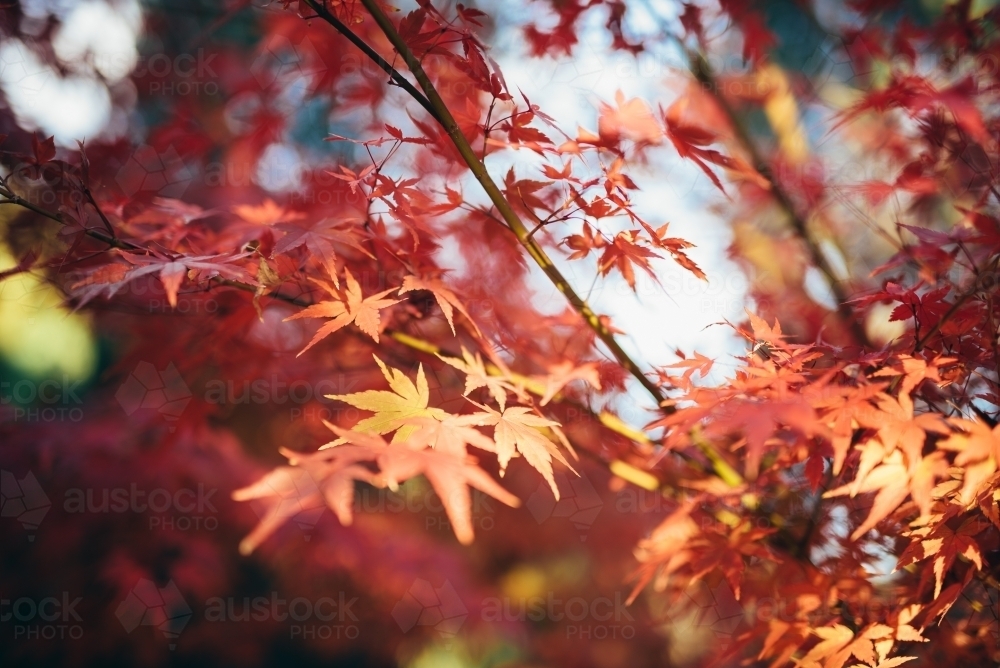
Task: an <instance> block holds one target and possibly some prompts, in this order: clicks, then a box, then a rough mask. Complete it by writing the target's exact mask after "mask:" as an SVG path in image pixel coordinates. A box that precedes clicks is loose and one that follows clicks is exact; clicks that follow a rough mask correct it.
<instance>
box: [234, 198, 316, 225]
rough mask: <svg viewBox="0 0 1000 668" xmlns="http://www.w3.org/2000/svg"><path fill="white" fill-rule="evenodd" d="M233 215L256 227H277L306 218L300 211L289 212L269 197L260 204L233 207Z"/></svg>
mask: <svg viewBox="0 0 1000 668" xmlns="http://www.w3.org/2000/svg"><path fill="white" fill-rule="evenodd" d="M233 213H235V214H236V215H237V216H239V217H240V218H242V219H243V220H245V221H247V222H248V223H253V224H254V225H262V226H268V225H276V224H278V223H286V222H290V221H293V220H301V219H303V218H305V217H306V216H305V214H304V213H302V212H300V211H289V210H287V209H285V207H283V206H280V205H279V204H278V203H276V202H275V201H274V200H273V199H271V198H270V197H268V198H267V199H265V200H264V201H263V202H261V203H260V204H240V205H237V206H234V207H233Z"/></svg>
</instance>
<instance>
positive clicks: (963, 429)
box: [938, 418, 1000, 506]
mask: <svg viewBox="0 0 1000 668" xmlns="http://www.w3.org/2000/svg"><path fill="white" fill-rule="evenodd" d="M948 423H949V424H951V425H952V426H954V427H955V428H956V429H957V430H959V431H957V433H954V434H952V435H951V436H950V437H949V438H947V439H945V440H944V441H942V442H941V443H939V444H938V448H940V449H942V450H952V451H956V452H958V454H957V455H956V456H955V465H956V466H961V467H962V469H963V473H964V476H963V483H962V489H961V491H960V493H959V498H960V500H961V502H962V504H963V505H966V506H967V505H969V504H970V503H972V502H973V500H974V499H975V498H976V496H977V495H978V493H979V491H980V488H981V487H982V485H983V483H985V482H986V481H988V480H990V479H991V478H992V477H993V474H995V473H996V471H997V462H1000V425H998V426H996V427H993V428H990V426H989V425H987V424H985V423H983V422H980V421H978V420H963V419H959V418H949V420H948Z"/></svg>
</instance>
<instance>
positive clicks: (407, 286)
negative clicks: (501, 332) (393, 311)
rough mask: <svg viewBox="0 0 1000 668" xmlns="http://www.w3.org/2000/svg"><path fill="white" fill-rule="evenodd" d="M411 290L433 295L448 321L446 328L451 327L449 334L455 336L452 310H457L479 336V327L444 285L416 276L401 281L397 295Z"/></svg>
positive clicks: (434, 279) (435, 280) (437, 281)
mask: <svg viewBox="0 0 1000 668" xmlns="http://www.w3.org/2000/svg"><path fill="white" fill-rule="evenodd" d="M411 290H427V291H428V292H431V293H433V294H434V299H435V300H437V303H438V306H439V307H441V313H443V314H444V317H445V318H446V319H447V320H448V326H449V327H451V333H452V334H455V321H454V310H458V312H459V313H461V314H462V315H464V316H465V319H466V320H467V321H468V322H469V323H471V324H472V327H473V328H474V329H475V330H476V333H477V334H480V335H481V333H480V331H479V327H477V326H476V323H475V322H473V321H472V318H471V317H470V316H469V312H468V311H466V310H465V305H464V304H462V302H461V301H460V300H459V299H458V297H456V296H455V293H454V292H452V291H451V290H450V289H448V287H447V286H445V284H444V283H442V282H441V281H440V280H438V279H436V278H417V277H416V276H407V277H405V278H404V279H403V285H402V286H401V287H400V288H399V294H400V295H402V294H403V293H406V292H410V291H411Z"/></svg>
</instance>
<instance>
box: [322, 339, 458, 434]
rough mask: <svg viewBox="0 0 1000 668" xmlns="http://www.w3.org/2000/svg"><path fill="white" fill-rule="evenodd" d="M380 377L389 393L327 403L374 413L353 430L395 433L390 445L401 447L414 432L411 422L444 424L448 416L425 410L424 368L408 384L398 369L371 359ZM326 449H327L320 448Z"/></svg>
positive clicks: (330, 396) (350, 396) (358, 395)
mask: <svg viewBox="0 0 1000 668" xmlns="http://www.w3.org/2000/svg"><path fill="white" fill-rule="evenodd" d="M375 361H376V362H377V363H378V366H379V368H380V369H381V370H382V375H383V376H385V379H386V381H387V382H388V383H389V388H390V389H391V390H392V391H391V392H388V391H386V390H366V391H364V392H355V393H354V394H328V395H326V397H327V399H336V400H337V401H343V402H344V403H347V404H350V405H351V406H354V407H355V408H360V409H361V410H365V411H371V412H372V413H374V415H372V416H371V417H367V418H365V419H364V420H361V421H360V422H358V423H357V424H356V425H355V426H354V429H355V430H356V431H360V432H366V433H369V434H379V435H383V434H388V433H389V432H392V431H395V432H396V433H395V435H394V436H393V438H392V443H402V442H403V441H405V440H406V439H407V438H409V436H410V434H412V433H413V432H414V431H416V430H417V429H418V425H417V424H413V423H408V422H407V421H409V420H414V419H415V418H434V419H436V420H444V419H445V418H446V417H448V413H446V412H445V411H443V410H441V409H440V408H428V406H427V402H428V400H429V399H430V390H429V388H428V386H427V378H426V376H424V367H423V365H422V364H421V365H420V366H419V367H418V368H417V382H416V384H414V383H413V381H411V380H410V379H409V378H408V377H407V376H406V374H405V373H403V372H402V371H400V370H399V369H393V368H391V367H386V365H385V364H384V363H383V362H382V360H380V359H379V358H378V357H375ZM340 442H342V441H341V440H339V439H338V440H337V441H334V442H333V443H330V444H329V445H336V444H338V443H340ZM324 447H328V446H324Z"/></svg>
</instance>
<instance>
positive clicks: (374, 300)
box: [285, 268, 399, 355]
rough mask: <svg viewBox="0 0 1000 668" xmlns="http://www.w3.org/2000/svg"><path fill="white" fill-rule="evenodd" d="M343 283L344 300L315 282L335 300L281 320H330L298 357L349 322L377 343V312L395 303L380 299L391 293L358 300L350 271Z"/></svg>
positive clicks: (345, 274) (394, 301) (328, 287)
mask: <svg viewBox="0 0 1000 668" xmlns="http://www.w3.org/2000/svg"><path fill="white" fill-rule="evenodd" d="M344 280H345V283H346V285H347V289H346V292H345V299H343V300H342V299H341V298H340V294H339V292H338V291H337V290H336V289H334V288H333V287H332V286H329V285H326V284H324V283H322V282H319V281H317V283H319V285H320V286H321V287H323V288H324V289H325V290H326V291H327V292H328V293H329V294H330V295H331V296H333V297H334V298H335V299H333V300H329V301H322V302H319V303H316V304H312V305H311V306H308V307H306V308H304V309H303V310H301V311H299V312H298V313H296V314H294V315H291V316H289V317H287V318H285V322H287V321H289V320H298V319H300V318H332V320H330V322H328V323H326V324H325V325H323V326H322V327H320V328H319V331H318V332H316V334H315V336H313V338H312V340H311V341H310V342H309V344H308V345H307V346H306V347H305V348H303V349H302V350H300V351H299V355H301V354H302V353H304V352H305V351H307V350H309V349H310V348H312V347H313V346H314V345H316V344H317V343H319V342H320V341H322V340H323V339H325V338H326V337H328V336H330V335H331V334H333V333H334V332H336V331H337V330H340V329H343V328H344V327H346V326H347V325H350V324H351V323H352V322H353V323H354V324H355V325H357V327H358V329H360V330H361V331H362V332H364V333H365V334H367V335H368V336H370V337H372V339H374V340H375V343H378V335H379V325H380V317H379V311H381V310H382V309H384V308H388V307H390V306H392V305H393V304H397V303H399V300H398V299H383V297H385V296H386V295H387V294H389V293H390V292H393V291H394V289H393V288H391V289H389V290H383V291H382V292H379V293H377V294H374V295H371V296H369V297H365V298H363V297H362V294H361V286H360V285H358V282H357V281H356V280H354V276H353V275H351V271H350V269H346V268H345V269H344Z"/></svg>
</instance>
